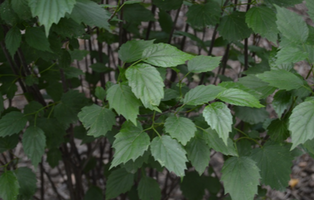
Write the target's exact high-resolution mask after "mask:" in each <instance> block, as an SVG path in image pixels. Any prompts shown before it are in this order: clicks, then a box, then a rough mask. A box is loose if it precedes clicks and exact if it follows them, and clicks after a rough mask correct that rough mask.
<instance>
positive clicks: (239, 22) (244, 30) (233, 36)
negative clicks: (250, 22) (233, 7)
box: [218, 11, 252, 42]
mask: <svg viewBox="0 0 314 200" xmlns="http://www.w3.org/2000/svg"><path fill="white" fill-rule="evenodd" d="M218 31H219V33H220V35H221V36H222V37H223V38H224V39H226V40H228V41H229V42H234V41H237V40H242V39H244V38H247V37H249V36H250V34H251V33H252V31H251V29H250V28H249V27H248V26H247V24H246V23H245V13H244V12H239V11H235V12H232V14H230V15H226V16H224V17H222V19H221V22H220V25H219V26H218Z"/></svg>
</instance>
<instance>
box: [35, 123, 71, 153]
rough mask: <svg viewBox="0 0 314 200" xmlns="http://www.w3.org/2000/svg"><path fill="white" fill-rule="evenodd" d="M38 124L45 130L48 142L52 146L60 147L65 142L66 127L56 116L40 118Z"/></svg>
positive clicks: (48, 145)
mask: <svg viewBox="0 0 314 200" xmlns="http://www.w3.org/2000/svg"><path fill="white" fill-rule="evenodd" d="M36 124H37V126H38V127H39V128H41V129H42V130H43V131H44V132H45V136H46V144H47V147H48V148H49V149H50V148H59V147H60V145H61V144H62V143H63V142H64V136H65V135H66V132H65V128H64V126H62V124H61V123H60V122H59V121H58V120H57V119H56V118H49V119H47V118H39V119H37V123H36Z"/></svg>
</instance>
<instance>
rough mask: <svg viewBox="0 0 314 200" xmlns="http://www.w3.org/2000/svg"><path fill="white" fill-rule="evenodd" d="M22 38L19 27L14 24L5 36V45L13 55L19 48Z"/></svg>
mask: <svg viewBox="0 0 314 200" xmlns="http://www.w3.org/2000/svg"><path fill="white" fill-rule="evenodd" d="M21 40H22V35H21V31H20V29H18V28H17V27H16V26H14V27H12V28H11V29H10V30H9V31H8V33H7V34H6V36H5V46H6V48H7V49H8V51H9V52H10V54H11V56H12V57H13V56H14V54H15V52H16V51H17V49H18V48H19V46H20V44H21Z"/></svg>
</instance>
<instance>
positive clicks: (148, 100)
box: [125, 64, 164, 110]
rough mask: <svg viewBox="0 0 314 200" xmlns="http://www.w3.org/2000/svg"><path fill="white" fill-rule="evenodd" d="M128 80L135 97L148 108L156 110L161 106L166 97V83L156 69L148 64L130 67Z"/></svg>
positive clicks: (127, 75) (126, 74) (126, 73)
mask: <svg viewBox="0 0 314 200" xmlns="http://www.w3.org/2000/svg"><path fill="white" fill-rule="evenodd" d="M125 76H126V78H127V79H128V80H129V85H130V86H131V88H132V92H133V93H134V94H135V96H136V97H137V98H139V99H141V101H142V103H143V105H144V106H145V107H146V108H150V109H152V110H154V107H157V106H159V104H160V100H161V99H162V98H163V96H164V90H163V87H164V82H163V80H162V78H161V77H160V74H159V72H158V71H157V70H156V68H154V67H152V66H150V65H147V64H138V65H135V66H132V67H129V68H128V69H127V70H126V72H125Z"/></svg>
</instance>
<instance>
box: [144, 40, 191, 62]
mask: <svg viewBox="0 0 314 200" xmlns="http://www.w3.org/2000/svg"><path fill="white" fill-rule="evenodd" d="M193 57H194V56H193V55H190V54H187V53H184V52H182V51H180V50H179V49H177V48H176V47H174V46H171V45H170V44H163V43H159V44H153V45H150V46H149V47H147V48H146V49H145V50H144V51H143V54H142V59H143V61H144V62H146V63H149V64H151V65H155V66H158V67H175V66H177V65H181V64H184V63H185V61H187V60H190V59H192V58H193Z"/></svg>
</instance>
